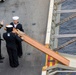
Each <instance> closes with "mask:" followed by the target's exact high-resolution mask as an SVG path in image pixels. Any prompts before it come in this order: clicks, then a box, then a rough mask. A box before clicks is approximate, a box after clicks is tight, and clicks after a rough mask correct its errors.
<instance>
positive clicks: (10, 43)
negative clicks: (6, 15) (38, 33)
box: [3, 25, 21, 68]
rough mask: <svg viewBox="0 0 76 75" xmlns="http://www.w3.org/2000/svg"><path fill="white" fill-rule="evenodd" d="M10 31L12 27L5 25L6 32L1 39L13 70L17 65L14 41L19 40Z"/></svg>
mask: <svg viewBox="0 0 76 75" xmlns="http://www.w3.org/2000/svg"><path fill="white" fill-rule="evenodd" d="M12 31H13V26H12V25H7V26H6V32H5V33H4V34H3V38H4V40H5V41H6V48H7V52H8V56H9V63H10V66H11V67H13V68H15V67H17V66H18V65H19V62H18V55H17V44H16V41H21V39H20V38H19V37H18V36H17V35H16V34H15V33H13V32H12Z"/></svg>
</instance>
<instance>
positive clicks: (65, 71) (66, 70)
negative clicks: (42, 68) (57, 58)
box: [46, 64, 76, 75]
mask: <svg viewBox="0 0 76 75" xmlns="http://www.w3.org/2000/svg"><path fill="white" fill-rule="evenodd" d="M75 74H76V68H73V67H68V66H64V65H61V64H57V65H55V66H52V67H49V68H48V69H47V74H46V75H75Z"/></svg>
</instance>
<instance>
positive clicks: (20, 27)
mask: <svg viewBox="0 0 76 75" xmlns="http://www.w3.org/2000/svg"><path fill="white" fill-rule="evenodd" d="M10 24H11V25H12V26H13V27H14V28H16V29H19V30H20V31H22V32H24V30H23V27H22V24H20V23H18V24H17V25H15V24H14V23H13V22H11V23H10Z"/></svg>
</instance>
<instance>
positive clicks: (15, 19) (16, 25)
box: [10, 16, 24, 58]
mask: <svg viewBox="0 0 76 75" xmlns="http://www.w3.org/2000/svg"><path fill="white" fill-rule="evenodd" d="M12 19H13V22H11V23H10V24H11V25H12V26H13V27H14V28H16V29H19V30H20V31H22V32H24V30H23V27H22V24H20V23H19V17H18V16H14V17H12ZM16 43H17V50H18V56H19V57H20V58H21V56H22V54H23V52H22V41H17V42H16Z"/></svg>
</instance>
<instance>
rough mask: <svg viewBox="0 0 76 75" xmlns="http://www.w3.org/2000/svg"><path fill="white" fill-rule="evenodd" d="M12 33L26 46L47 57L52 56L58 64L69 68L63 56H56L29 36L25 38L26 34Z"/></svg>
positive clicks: (67, 61)
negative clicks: (25, 43) (26, 44)
mask: <svg viewBox="0 0 76 75" xmlns="http://www.w3.org/2000/svg"><path fill="white" fill-rule="evenodd" d="M14 32H16V33H17V34H18V35H19V36H21V38H22V39H23V40H24V41H25V42H27V43H28V44H30V45H32V46H33V47H35V48H37V49H38V50H40V51H42V52H44V53H46V54H48V55H49V56H52V57H53V58H55V59H56V60H58V61H59V62H61V63H63V64H64V65H67V66H69V63H70V61H69V60H67V59H66V58H64V57H63V56H61V55H59V54H57V53H56V52H54V51H53V50H52V49H48V48H46V47H45V46H44V45H42V44H41V43H39V42H37V41H35V40H34V39H32V38H30V37H29V36H27V35H26V34H24V33H22V32H21V31H19V30H18V31H16V30H14Z"/></svg>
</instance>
